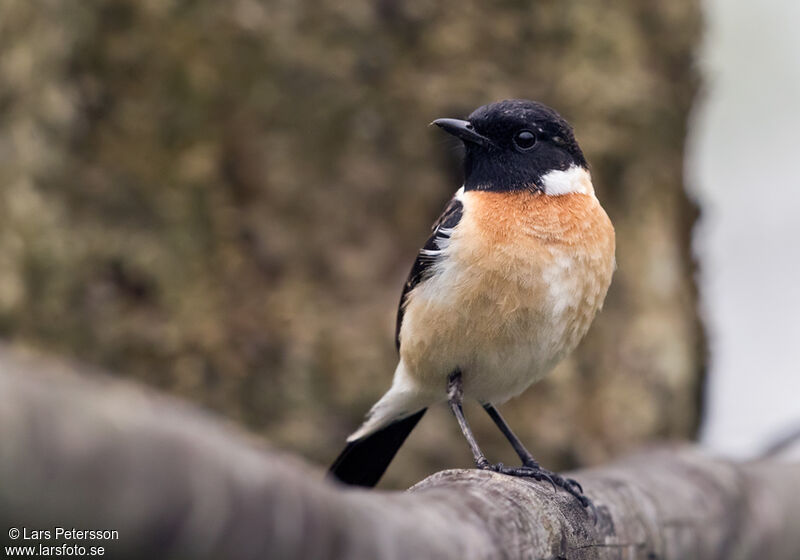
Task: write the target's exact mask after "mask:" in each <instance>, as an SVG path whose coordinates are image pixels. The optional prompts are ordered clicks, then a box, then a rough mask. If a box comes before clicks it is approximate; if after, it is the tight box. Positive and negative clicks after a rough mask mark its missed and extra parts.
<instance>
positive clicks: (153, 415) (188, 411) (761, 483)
mask: <svg viewBox="0 0 800 560" xmlns="http://www.w3.org/2000/svg"><path fill="white" fill-rule="evenodd" d="M59 369H60V368H59V367H57V366H52V365H45V366H43V365H42V363H41V362H40V361H39V360H30V359H21V358H19V357H18V356H14V355H11V354H9V353H8V351H2V352H0V530H1V531H2V534H4V535H5V534H6V533H7V532H8V530H9V528H11V527H17V528H20V529H21V528H28V529H46V528H50V527H53V526H55V525H59V526H63V527H76V528H80V529H109V530H117V531H119V539H118V540H115V541H105V542H103V543H102V544H103V545H105V546H106V551H107V552H106V557H108V558H146V557H151V558H165V557H176V558H195V559H202V558H227V559H239V558H241V559H245V558H248V559H249V558H281V559H292V558H315V559H325V558H356V559H360V558H364V559H367V558H369V559H372V558H413V559H418V558H553V559H556V558H568V559H593V558H643V559H662V558H676V559H682V560H686V559H699V560H702V559H706V558H709V559H710V558H715V559H723V558H724V559H746V558H754V559H755V558H758V559H783V558H785V559H797V558H800V466H799V465H797V464H787V463H779V462H771V461H763V462H758V463H741V464H737V463H733V462H728V461H723V460H719V459H714V458H711V457H709V456H708V455H706V454H705V453H703V452H702V451H700V450H698V449H697V448H693V447H690V446H678V445H676V446H666V447H661V448H659V449H652V450H647V451H643V452H642V453H640V454H638V455H636V456H634V457H630V458H628V459H625V460H622V461H620V462H619V463H617V464H613V465H608V466H604V467H601V468H596V469H590V470H583V471H578V472H575V473H573V474H572V475H573V476H574V477H575V478H577V479H578V480H579V481H580V482H581V483H582V484H583V485H584V488H585V489H586V492H587V494H588V495H589V496H590V497H591V498H592V500H594V502H595V503H596V504H597V505H598V506H599V518H598V520H597V523H594V522H593V520H592V519H591V518H590V517H589V516H588V515H587V513H586V512H585V511H584V510H583V509H582V508H581V507H580V506H578V505H577V503H576V502H575V501H574V500H573V499H571V498H570V497H569V496H567V495H565V494H564V493H563V492H557V493H554V492H553V491H552V489H551V488H550V487H549V486H548V485H547V484H539V483H536V482H530V481H525V480H519V479H514V478H509V477H504V476H500V475H496V474H493V473H486V472H478V471H474V470H450V471H445V472H440V473H437V474H435V475H433V476H431V477H429V478H427V479H425V480H424V481H422V482H421V483H419V484H417V485H416V486H414V487H413V488H412V489H411V491H410V492H379V491H364V490H353V489H345V488H341V487H338V486H336V485H333V484H331V483H328V482H326V481H324V480H322V475H321V472H319V471H315V470H313V469H311V468H309V467H307V466H305V465H304V464H302V463H301V462H299V461H298V460H296V459H293V458H291V457H286V456H284V455H281V454H279V453H276V452H274V451H269V450H267V449H264V448H263V447H262V446H260V445H259V443H258V442H257V441H256V440H255V439H254V438H252V437H251V436H248V435H246V434H243V433H241V432H239V431H237V430H236V429H234V427H232V426H228V425H225V424H223V423H222V422H220V421H219V420H218V419H214V418H212V417H210V416H209V415H207V414H205V413H203V412H201V411H198V410H197V409H195V408H192V407H190V406H188V405H185V404H183V403H180V402H177V401H175V400H173V399H170V398H167V397H163V396H160V395H155V394H152V393H151V392H149V391H146V390H144V389H141V388H138V387H134V386H131V385H128V384H126V383H122V382H119V381H113V380H111V379H108V378H104V377H96V378H93V377H86V376H84V377H79V376H76V375H74V374H71V373H68V372H64V371H58V370H59ZM15 543H16V544H23V543H20V541H15ZM5 544H8V543H7V542H6V543H5ZM25 544H35V543H25ZM95 544H97V543H95Z"/></svg>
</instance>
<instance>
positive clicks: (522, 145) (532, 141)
mask: <svg viewBox="0 0 800 560" xmlns="http://www.w3.org/2000/svg"><path fill="white" fill-rule="evenodd" d="M514 145H515V146H516V147H517V148H519V149H520V150H522V151H527V150H530V149H531V148H533V146H534V145H536V135H535V134H534V133H533V132H531V131H530V130H520V131H519V132H517V133H516V134H515V135H514Z"/></svg>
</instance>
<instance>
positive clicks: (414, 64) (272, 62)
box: [0, 0, 800, 487]
mask: <svg viewBox="0 0 800 560" xmlns="http://www.w3.org/2000/svg"><path fill="white" fill-rule="evenodd" d="M768 4H769V5H770V9H772V8H774V11H775V14H776V15H777V14H779V13H782V12H780V10H785V13H784V16H783V17H784V18H785V14H786V13H789V11H791V15H792V17H794V18H795V19H794V20H793V23H792V22H791V21H790V20H789V19H788V18H785V19H783V20H782V21H783V24H782V25H783V26H784V27H782V28H781V29H785V31H786V33H785V40H786V41H789V40H790V39H791V38H792V34H791V33H790V31H791V30H792V26H793V25H795V24H796V23H797V22H798V20H800V17H798V13H797V8H796V7H794V6H792V4H791V3H790V0H772V1H771V2H770V3H768ZM765 9H766V8H762V7H746V6H741V7H736V6H734V5H727V4H725V5H723V2H721V0H720V1H717V2H708V3H707V4H706V5H705V6H704V10H701V6H700V5H699V3H698V2H697V1H696V0H674V1H671V2H661V3H641V2H637V1H635V0H623V1H620V2H614V3H598V2H590V1H588V0H585V1H578V2H568V3H567V2H560V1H558V0H547V1H544V2H536V3H528V2H519V1H503V2H496V3H492V4H491V5H489V4H487V3H480V2H476V1H472V0H468V1H465V0H459V1H458V2H455V1H450V0H445V1H443V2H432V1H425V0H394V1H393V0H370V1H367V0H355V1H352V2H347V3H345V2H339V1H334V0H319V1H317V2H309V3H305V2H295V1H288V0H272V1H263V2H262V1H257V0H231V1H230V2H226V3H220V2H213V1H211V0H193V1H189V0H183V1H180V0H172V1H170V0H96V1H92V2H76V1H72V2H61V1H44V0H43V1H41V2H30V1H28V0H8V1H5V2H3V3H2V4H0V181H1V182H0V184H1V185H2V191H0V337H1V338H2V340H4V341H6V342H7V343H8V344H9V345H10V346H12V347H13V346H24V347H26V348H35V349H37V350H41V351H42V352H46V353H48V354H51V355H59V356H63V357H65V358H68V359H74V360H79V361H82V362H85V363H89V364H92V365H95V366H99V367H102V368H103V369H105V370H107V371H109V372H113V374H114V375H118V376H121V377H126V378H130V379H134V380H137V381H140V382H143V383H146V384H148V385H151V386H154V387H157V388H159V389H162V390H165V391H168V392H170V393H173V394H177V395H179V396H182V397H185V398H188V399H191V400H193V401H195V402H197V403H199V404H201V405H202V406H205V407H207V408H209V409H212V410H214V411H216V412H218V413H220V414H221V415H223V416H225V417H227V418H230V419H232V420H233V421H236V422H239V423H241V424H243V425H244V426H246V427H247V428H248V429H250V430H252V431H254V432H256V433H258V434H260V435H262V436H263V437H264V439H265V440H267V441H269V442H271V443H272V444H273V445H275V446H276V447H280V448H283V449H286V450H289V451H292V452H295V453H298V454H300V455H302V456H304V457H306V458H307V459H308V460H310V461H312V462H316V463H318V464H320V465H327V464H328V463H329V462H330V461H331V460H332V459H333V458H334V457H335V456H336V454H337V453H338V452H339V450H340V448H341V446H342V445H343V442H344V438H345V437H346V435H347V434H348V433H349V432H350V431H352V430H353V429H354V428H355V427H356V426H357V425H358V424H359V422H360V421H361V419H362V417H363V415H364V413H365V412H366V411H367V410H368V408H369V406H370V405H371V404H372V403H373V402H374V401H375V400H376V399H377V398H378V397H379V396H380V395H381V394H382V393H383V392H384V391H385V390H386V388H387V387H388V386H389V383H390V381H391V375H392V372H393V369H394V365H395V361H396V354H395V349H394V343H393V329H394V320H395V312H396V306H397V303H398V299H399V295H400V289H401V287H402V284H403V282H404V280H405V277H406V274H407V272H408V269H409V267H410V265H411V263H412V262H413V259H414V257H415V255H416V251H417V249H418V248H419V246H420V244H421V243H423V242H424V240H425V239H426V237H427V235H428V228H429V227H430V224H431V223H432V221H433V219H434V218H435V217H436V216H438V214H439V212H440V210H441V208H442V206H443V205H444V203H445V202H446V201H447V200H448V199H449V198H450V196H451V195H452V193H453V191H455V189H457V188H458V186H459V184H460V162H459V153H458V150H457V149H456V147H455V145H454V144H453V142H452V141H450V140H448V139H445V138H443V135H442V134H440V133H437V131H435V130H432V129H430V128H428V127H427V124H428V123H429V122H430V121H431V120H433V119H434V118H437V117H445V116H446V117H463V116H465V115H467V114H468V113H469V112H470V111H472V109H474V108H475V107H477V106H479V105H482V104H485V103H487V102H491V101H494V100H499V99H503V98H509V97H523V98H531V99H537V100H540V101H543V102H545V103H547V104H549V105H551V106H553V107H555V108H556V109H558V110H559V111H560V112H561V113H562V114H563V115H564V116H565V117H566V118H567V119H568V120H569V121H571V122H572V123H573V125H574V126H575V129H576V134H577V136H578V139H579V140H580V142H581V145H582V147H583V149H584V151H585V153H586V155H587V157H588V159H589V161H590V163H591V165H592V172H593V176H594V183H595V185H596V188H597V192H598V196H599V197H600V199H601V201H602V202H603V204H604V206H605V207H606V209H607V211H608V213H609V215H610V216H611V218H612V220H613V221H614V223H615V225H616V228H617V239H618V247H617V260H618V271H617V273H616V275H615V278H614V282H613V285H612V288H611V291H610V293H609V296H608V299H607V302H606V306H605V309H604V311H603V312H602V314H601V315H600V316H599V317H598V319H597V321H596V322H595V325H594V327H593V328H592V330H591V332H590V334H589V336H588V337H587V339H586V340H585V342H584V343H583V344H582V345H581V347H580V350H579V351H578V352H577V353H576V354H575V355H573V356H572V357H570V358H569V359H568V360H567V361H566V362H565V363H563V364H562V365H561V366H559V368H558V369H557V372H556V373H555V374H554V375H552V376H550V377H549V378H548V379H547V380H545V381H544V382H542V383H540V384H539V385H538V386H536V387H535V389H533V390H530V391H528V392H527V393H526V394H524V395H523V396H522V397H520V398H518V399H516V400H514V401H512V402H511V403H509V404H508V405H506V406H505V407H504V408H503V410H504V412H505V413H506V416H507V417H508V419H509V421H510V423H511V424H512V425H513V426H515V428H516V429H517V430H518V432H519V435H520V436H521V437H522V438H523V439H524V440H525V441H526V442H528V443H529V446H530V448H531V449H532V450H534V451H535V454H536V455H537V457H538V458H539V459H540V460H541V461H542V462H543V463H544V464H545V465H546V466H548V467H551V468H566V467H573V466H576V465H578V464H594V463H598V462H600V461H603V460H605V459H607V458H609V457H611V456H615V455H617V454H619V453H621V452H623V451H625V450H628V449H630V448H633V447H636V446H638V445H640V444H641V443H642V442H645V441H648V440H652V439H663V438H694V437H696V436H697V434H698V430H699V429H700V426H701V421H702V420H703V413H704V409H707V410H708V411H710V416H709V417H708V422H707V423H706V424H705V427H704V431H703V433H704V437H705V438H706V440H707V441H708V442H709V444H711V445H712V446H715V447H717V448H718V449H721V450H731V449H733V448H736V449H737V450H738V451H740V452H749V451H750V450H751V449H754V448H755V447H754V446H755V445H756V444H757V443H758V442H761V441H763V438H764V437H766V436H765V433H766V432H764V431H761V432H758V433H756V432H748V433H747V434H742V433H741V430H740V428H742V425H743V424H747V425H748V426H751V425H752V422H751V421H748V420H746V417H745V414H750V413H751V412H752V413H755V412H754V411H756V410H760V411H764V410H772V411H774V410H776V409H775V407H774V403H771V402H770V396H769V394H772V392H773V391H778V392H780V393H781V394H783V395H786V398H784V399H783V400H784V401H785V404H786V406H785V407H784V411H783V413H782V416H780V417H779V416H778V414H777V413H773V414H772V415H771V423H772V425H778V424H780V423H781V422H783V421H784V420H785V419H788V420H792V419H796V418H797V417H800V411H799V410H798V407H797V406H796V405H795V404H794V401H791V402H789V401H790V400H791V399H790V398H789V397H788V395H792V393H791V391H794V393H793V396H794V397H795V399H794V400H797V399H796V396H797V394H798V386H797V383H798V380H797V379H798V378H797V376H796V375H794V370H796V364H797V363H798V360H797V359H796V358H797V356H796V353H797V352H798V350H797V347H796V345H794V347H793V345H792V342H793V341H794V340H796V339H797V334H799V333H798V331H797V329H798V328H800V327H798V326H797V322H796V321H793V320H792V319H791V317H792V315H791V313H790V311H789V307H788V305H787V298H788V297H790V296H789V294H791V293H792V291H791V288H792V287H793V284H796V282H797V280H798V279H800V270H798V266H797V256H798V254H797V253H798V251H797V249H796V247H794V241H795V238H796V236H797V233H798V227H800V226H798V225H797V224H798V221H797V220H796V219H795V218H794V215H793V214H794V213H793V210H794V208H796V201H797V195H796V194H794V193H792V192H791V190H790V187H791V186H797V180H796V179H795V178H794V176H793V175H789V173H790V172H791V167H792V166H791V162H792V161H793V160H792V157H791V156H792V154H791V152H790V150H792V139H793V138H792V136H789V134H790V131H791V132H793V131H794V130H796V129H797V127H796V124H797V123H798V120H800V112H799V111H797V107H796V106H795V105H796V101H795V100H796V99H798V95H797V93H798V90H800V87H798V68H797V62H796V61H797V60H798V57H797V54H798V44H800V43H798V42H797V41H796V40H795V39H791V41H793V42H792V45H793V46H794V51H789V50H787V48H786V47H787V45H784V44H783V43H781V42H780V41H781V39H780V38H779V36H780V35H781V34H777V33H775V32H773V31H770V27H769V25H767V16H766V15H764V13H761V14H760V19H759V18H754V14H751V13H749V11H753V12H755V11H759V12H760V11H761V10H765ZM748 10H749V11H748ZM734 12H735V15H734ZM704 19H705V20H706V21H705V23H704ZM754 22H755V25H756V26H759V25H761V27H763V31H762V33H763V37H761V39H762V40H756V39H755V38H754V33H753V25H754ZM762 24H763V25H762ZM745 28H746V32H744V33H743V30H744V29H745ZM704 29H707V30H708V33H707V34H706V38H705V40H703V39H702V37H703V30H704ZM743 36H744V37H745V38H746V39H747V40H746V41H743V40H742V39H743ZM759 49H760V50H759ZM759 53H762V54H759ZM773 55H775V56H776V57H777V56H778V55H780V57H782V58H771V57H772V56H773ZM779 60H780V62H779ZM698 62H699V64H698ZM701 70H704V71H705V74H706V75H705V76H704V77H703V78H702V83H704V84H705V85H704V86H703V88H702V91H703V92H704V93H703V94H702V95H698V94H699V93H700V92H701V86H700V84H701ZM790 79H791V80H793V86H794V89H791V88H790V87H789V86H788V85H786V84H785V82H786V80H790ZM780 83H783V85H782V86H779V85H778V84H780ZM781 103H783V104H782V105H781ZM765 111H767V112H770V115H771V119H772V120H769V121H768V122H766V123H765V122H764V118H765V117H764V116H763V114H762V113H763V112H765ZM690 123H696V126H691V127H690ZM690 130H691V139H692V141H691V142H690V143H689V144H688V145H689V146H690V147H691V153H690V154H687V148H686V146H687V138H689V131H690ZM781 134H784V136H781ZM776 150H783V151H776ZM687 156H689V157H687ZM687 161H688V162H690V164H689V165H688V167H687ZM740 165H741V166H749V167H743V168H742V170H741V171H740V170H738V169H739V167H738V166H740ZM765 166H766V167H765ZM773 172H774V173H776V175H775V176H774V177H773V176H772V175H771V173H773ZM768 173H769V174H770V175H769V177H770V181H772V183H770V185H767V184H764V182H763V181H764V178H765V177H767V176H768V175H767V174H768ZM777 173H783V175H777ZM754 184H755V186H756V188H755V189H753V186H754ZM687 193H691V194H687ZM795 193H796V191H795ZM781 197H784V198H781ZM792 197H793V198H792ZM698 203H699V205H700V208H701V211H699V210H698V206H697V204H698ZM736 204H738V206H736ZM769 209H772V210H769ZM754 214H755V215H754ZM699 215H702V219H700V222H699V224H700V225H699V227H698V228H695V224H696V222H697V220H698V216H699ZM779 217H780V218H782V220H779V219H778V218H779ZM693 231H696V232H697V236H695V239H694V241H693V237H692V233H693ZM776 240H778V241H779V242H780V244H781V245H780V246H781V251H782V252H781V253H770V252H767V251H764V250H763V244H764V243H770V242H775V241H776ZM762 242H763V243H762ZM693 247H694V249H693ZM695 254H697V255H700V262H699V270H700V271H701V273H700V275H699V276H698V274H697V270H698V263H697V262H695V258H694V255H695ZM743 258H747V263H744V262H743V261H742V259H743ZM737 263H738V264H737ZM743 271H746V273H742V272H743ZM698 278H699V279H700V284H701V289H700V292H701V293H702V295H703V299H702V304H701V303H699V301H698V296H697V293H698V290H697V286H696V280H697V279H698ZM781 290H786V291H788V293H787V294H786V295H787V298H782V297H781V293H782V291H781ZM794 294H796V291H795V292H794ZM791 297H794V301H793V305H794V309H795V310H798V309H800V302H798V301H797V296H796V295H793V296H791ZM758 298H762V299H761V300H760V301H763V302H764V306H762V305H760V304H759V303H758V302H759V299H758ZM767 306H773V308H770V309H767ZM701 309H702V312H703V316H704V320H703V321H701V319H700V315H701V311H700V310H701ZM703 324H705V325H706V326H707V327H708V329H709V332H710V333H711V335H712V336H711V337H710V338H709V341H710V345H709V346H708V348H707V345H706V337H705V334H704V333H705V332H706V331H705V329H704V327H703V326H702V325H703ZM792 329H794V330H792ZM754 337H755V338H756V339H757V340H759V341H761V345H760V346H759V345H751V344H750V343H751V342H752V341H753V338H754ZM791 352H794V353H795V356H794V357H792V355H791ZM709 357H710V358H709ZM0 359H2V356H0ZM762 360H763V361H762ZM709 366H710V370H709ZM708 371H710V374H707V372H708ZM779 372H783V373H784V375H783V377H782V379H783V380H784V382H785V383H789V384H792V383H793V384H794V385H790V387H789V388H788V389H787V388H786V387H783V388H781V386H780V385H779V383H780V381H779V380H780V379H781V378H780V377H779ZM736 376H739V377H738V378H737V377H736ZM707 377H708V379H709V380H710V383H707ZM737 379H739V381H736V380H737ZM747 379H749V380H750V382H749V383H745V382H743V381H742V380H747ZM756 379H757V380H758V381H757V382H756V385H758V386H759V387H761V388H762V390H761V391H759V392H754V391H753V390H752V385H753V381H754V380H756ZM707 387H708V388H710V389H711V393H712V394H710V395H706V394H705V388H707ZM766 388H769V390H770V391H771V392H770V393H769V394H767V392H766ZM757 399H758V400H761V403H762V404H761V405H760V406H761V408H759V409H755V408H753V409H750V408H747V409H745V408H743V407H742V404H741V403H742V402H743V401H747V402H748V403H752V401H755V400H757ZM706 403H707V404H706ZM753 406H755V405H753ZM745 411H746V412H745ZM467 414H468V416H469V417H470V420H471V421H472V422H473V423H474V426H475V428H476V432H477V435H478V438H479V441H481V443H482V444H483V445H484V446H485V448H486V449H485V450H486V451H487V452H488V453H489V455H490V457H491V458H492V460H494V461H500V460H502V461H506V462H511V461H513V454H512V452H511V451H510V450H509V449H508V448H507V445H506V444H505V443H504V442H503V441H501V436H500V435H499V433H498V432H497V431H496V429H495V428H494V427H493V426H492V425H491V423H490V421H489V420H488V418H484V416H485V415H484V414H482V413H480V411H479V409H478V408H477V407H468V409H467ZM779 420H780V422H779ZM773 427H774V426H773ZM748 442H749V443H748ZM748 445H749V446H750V447H748ZM470 464H471V459H470V454H469V452H468V450H467V447H466V445H465V443H464V442H463V439H462V438H461V437H460V436H459V432H458V428H457V425H456V423H455V422H454V421H453V420H451V419H450V418H449V414H448V413H447V411H446V410H444V408H442V409H441V410H436V411H434V412H433V413H432V414H429V415H428V416H426V418H425V419H424V420H423V422H422V423H421V424H420V426H419V428H418V429H417V430H416V431H415V432H414V433H413V434H412V436H411V437H410V438H409V441H408V443H407V445H406V446H405V447H404V448H403V449H402V450H401V452H400V453H399V454H398V457H397V459H396V461H395V462H394V464H393V465H392V467H391V468H390V470H389V472H388V473H387V476H386V477H385V479H384V481H383V483H382V485H383V486H385V487H403V486H407V485H409V484H411V483H413V482H415V481H417V480H419V479H420V478H422V477H423V476H425V475H426V474H429V473H431V472H433V471H435V470H437V469H441V468H444V467H452V466H468V465H470Z"/></svg>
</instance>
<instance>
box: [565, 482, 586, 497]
mask: <svg viewBox="0 0 800 560" xmlns="http://www.w3.org/2000/svg"><path fill="white" fill-rule="evenodd" d="M566 481H567V484H569V485H570V486H574V487H576V488H577V489H578V492H580V493H581V494H583V486H581V483H580V482H578V481H577V480H575V479H574V478H567V479H566Z"/></svg>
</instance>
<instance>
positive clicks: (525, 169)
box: [432, 99, 587, 191]
mask: <svg viewBox="0 0 800 560" xmlns="http://www.w3.org/2000/svg"><path fill="white" fill-rule="evenodd" d="M432 124H436V125H438V126H440V127H441V128H442V129H444V130H445V131H447V132H449V133H450V134H453V135H454V136H457V137H458V138H460V139H461V140H463V141H464V146H465V148H466V155H465V158H464V188H465V189H466V190H491V191H511V190H521V189H528V190H542V189H543V185H542V180H541V179H542V177H543V176H544V175H546V174H547V173H549V172H550V171H555V170H558V171H566V170H567V169H569V168H570V167H573V166H577V167H582V168H584V169H586V168H587V164H586V158H584V157H583V152H581V149H580V147H579V146H578V143H577V142H576V141H575V136H574V134H573V133H572V127H571V126H570V125H569V123H568V122H567V121H565V120H564V119H563V118H562V117H561V115H559V114H558V113H557V112H555V111H554V110H553V109H551V108H550V107H548V106H546V105H543V104H541V103H537V102H535V101H527V100H524V99H510V100H506V101H498V102H497V103H491V104H489V105H484V106H483V107H479V108H478V109H476V110H475V111H474V112H473V113H472V114H471V115H470V116H469V118H468V120H466V121H462V120H457V119H437V120H435V121H433V123H432Z"/></svg>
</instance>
